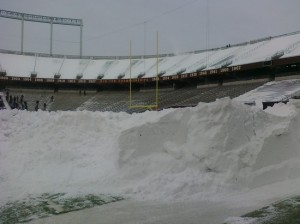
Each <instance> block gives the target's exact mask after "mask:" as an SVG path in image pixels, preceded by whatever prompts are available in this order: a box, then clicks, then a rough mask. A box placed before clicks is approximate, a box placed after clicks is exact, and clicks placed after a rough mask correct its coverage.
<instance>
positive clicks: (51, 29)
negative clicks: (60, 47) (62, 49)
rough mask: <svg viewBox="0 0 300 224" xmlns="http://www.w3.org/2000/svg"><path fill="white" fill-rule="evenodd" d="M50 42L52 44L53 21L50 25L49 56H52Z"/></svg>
mask: <svg viewBox="0 0 300 224" xmlns="http://www.w3.org/2000/svg"><path fill="white" fill-rule="evenodd" d="M52 42H53V20H52V19H51V23H50V55H51V56H52Z"/></svg>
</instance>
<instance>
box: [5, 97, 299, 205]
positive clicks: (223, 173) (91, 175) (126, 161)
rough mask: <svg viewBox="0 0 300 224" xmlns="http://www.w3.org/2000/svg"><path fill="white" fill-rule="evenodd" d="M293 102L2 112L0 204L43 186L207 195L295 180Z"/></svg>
mask: <svg viewBox="0 0 300 224" xmlns="http://www.w3.org/2000/svg"><path fill="white" fill-rule="evenodd" d="M286 107H292V104H288V105H286ZM293 108H294V109H293V111H294V112H293V113H288V114H286V116H274V115H272V114H269V113H266V112H264V111H262V110H260V109H258V108H255V107H249V106H246V105H243V104H241V103H239V102H236V101H232V100H230V99H228V98H224V99H220V100H217V101H216V102H213V103H209V104H206V103H201V104H199V105H198V106H197V107H194V108H183V109H169V110H163V111H160V112H145V113H142V114H133V115H129V114H126V113H108V112H105V113H102V112H88V111H78V112H50V113H49V112H44V111H38V112H26V111H15V110H13V111H0V119H1V122H0V189H1V191H0V201H1V202H5V201H7V200H8V199H15V198H22V197H25V196H26V195H27V194H40V193H45V192H68V193H71V194H77V193H112V194H119V195H122V196H125V197H132V198H135V199H137V200H150V199H151V200H153V199H155V200H175V199H176V200H192V199H193V200H197V199H200V198H202V199H203V198H209V199H211V200H213V197H212V196H213V195H216V193H218V194H219V195H220V194H227V193H232V192H242V191H244V190H246V189H254V188H258V187H263V186H266V185H270V184H273V183H278V182H284V181H288V180H296V179H298V178H299V177H300V172H299V171H300V151H299V145H300V138H299V133H300V116H299V111H298V109H296V108H295V107H293ZM286 191H288V189H286ZM299 193H300V192H299Z"/></svg>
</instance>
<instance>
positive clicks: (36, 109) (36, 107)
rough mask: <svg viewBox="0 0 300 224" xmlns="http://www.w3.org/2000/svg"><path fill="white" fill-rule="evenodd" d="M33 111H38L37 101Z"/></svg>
mask: <svg viewBox="0 0 300 224" xmlns="http://www.w3.org/2000/svg"><path fill="white" fill-rule="evenodd" d="M34 110H35V111H38V110H39V101H38V100H37V101H36V104H35V108H34Z"/></svg>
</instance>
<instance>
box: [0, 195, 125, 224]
mask: <svg viewBox="0 0 300 224" xmlns="http://www.w3.org/2000/svg"><path fill="white" fill-rule="evenodd" d="M120 200H124V198H122V197H116V196H110V195H93V194H89V195H82V196H77V197H67V196H66V194H64V193H57V194H48V193H45V194H42V195H41V196H39V197H36V198H32V197H30V198H26V199H23V200H19V201H14V202H9V203H7V204H5V205H4V206H2V207H0V223H3V224H6V223H7V224H13V223H23V222H29V221H31V220H33V219H37V218H43V217H48V216H52V215H58V214H61V213H67V212H72V211H76V210H81V209H85V208H92V207H94V206H100V205H103V204H108V203H112V202H116V201H120Z"/></svg>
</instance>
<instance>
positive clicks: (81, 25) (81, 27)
mask: <svg viewBox="0 0 300 224" xmlns="http://www.w3.org/2000/svg"><path fill="white" fill-rule="evenodd" d="M82 30H83V22H82V20H81V24H80V58H81V57H82Z"/></svg>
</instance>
